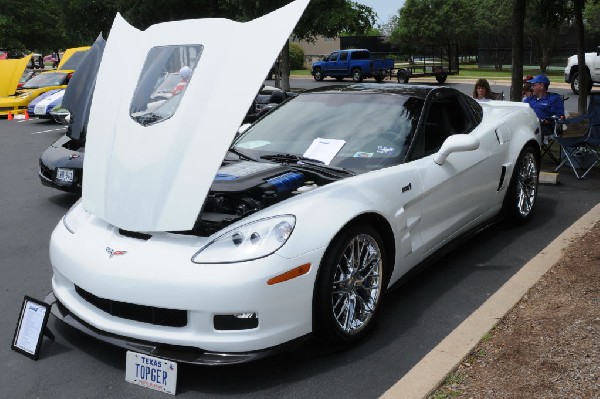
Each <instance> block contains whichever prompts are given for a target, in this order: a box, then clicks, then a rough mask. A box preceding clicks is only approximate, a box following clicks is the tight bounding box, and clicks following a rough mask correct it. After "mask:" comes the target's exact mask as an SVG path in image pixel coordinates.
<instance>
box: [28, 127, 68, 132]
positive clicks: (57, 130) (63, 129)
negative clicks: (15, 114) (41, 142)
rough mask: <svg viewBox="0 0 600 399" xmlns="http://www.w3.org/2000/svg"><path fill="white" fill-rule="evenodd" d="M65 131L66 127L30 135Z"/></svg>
mask: <svg viewBox="0 0 600 399" xmlns="http://www.w3.org/2000/svg"><path fill="white" fill-rule="evenodd" d="M66 129H67V128H66V127H59V128H56V129H48V130H42V131H40V132H32V133H31V134H44V133H53V132H63V131H65V130H66Z"/></svg>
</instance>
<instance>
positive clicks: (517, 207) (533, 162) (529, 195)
mask: <svg viewBox="0 0 600 399" xmlns="http://www.w3.org/2000/svg"><path fill="white" fill-rule="evenodd" d="M539 165H540V162H539V157H538V155H537V153H536V152H535V151H534V150H533V148H531V147H525V148H523V150H522V151H521V154H519V158H518V159H517V163H516V164H515V168H514V170H513V174H512V177H511V179H510V186H509V187H508V191H507V192H506V197H505V198H504V204H503V210H504V213H505V215H506V216H507V217H508V219H509V220H510V221H511V222H513V223H515V224H521V223H525V222H526V221H528V220H529V219H531V215H532V214H533V210H534V208H535V201H536V198H537V192H538V180H539Z"/></svg>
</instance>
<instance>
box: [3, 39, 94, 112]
mask: <svg viewBox="0 0 600 399" xmlns="http://www.w3.org/2000/svg"><path fill="white" fill-rule="evenodd" d="M88 49H89V46H88V47H78V48H74V49H68V50H67V51H66V52H65V54H64V55H63V58H62V60H61V63H60V64H59V69H57V70H53V71H46V72H42V73H40V74H39V75H37V76H35V77H33V78H31V79H30V80H28V81H27V82H26V83H25V84H24V85H23V86H22V87H20V88H17V85H18V83H19V78H20V77H21V75H22V74H23V71H24V70H25V67H26V66H27V63H28V62H29V60H30V58H31V55H28V56H26V57H23V58H20V59H10V60H1V61H0V116H6V115H8V114H9V113H12V114H13V115H14V114H21V113H24V112H25V111H26V110H27V105H29V103H30V102H31V101H32V100H33V99H35V98H36V97H37V96H39V95H40V94H42V93H45V92H47V91H50V90H54V89H64V88H66V87H67V84H68V83H69V79H71V76H72V75H73V72H75V69H76V68H77V66H78V65H79V63H80V62H81V60H82V59H83V57H84V55H85V52H86V51H87V50H88ZM61 68H62V69H61Z"/></svg>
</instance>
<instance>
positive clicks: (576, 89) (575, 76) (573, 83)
mask: <svg viewBox="0 0 600 399" xmlns="http://www.w3.org/2000/svg"><path fill="white" fill-rule="evenodd" d="M579 89H580V84H579V72H575V73H574V74H573V77H571V90H572V91H573V93H575V94H579ZM590 91H592V82H591V78H590V77H589V76H588V87H587V92H588V94H589V93H590Z"/></svg>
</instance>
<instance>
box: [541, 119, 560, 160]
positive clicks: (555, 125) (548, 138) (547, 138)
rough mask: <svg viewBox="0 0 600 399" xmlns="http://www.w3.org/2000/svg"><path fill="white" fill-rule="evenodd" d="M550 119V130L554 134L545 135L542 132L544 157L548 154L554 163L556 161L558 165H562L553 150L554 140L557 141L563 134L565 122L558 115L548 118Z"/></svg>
mask: <svg viewBox="0 0 600 399" xmlns="http://www.w3.org/2000/svg"><path fill="white" fill-rule="evenodd" d="M548 121H549V122H550V123H551V126H549V127H548V130H550V131H552V134H548V135H544V134H543V133H542V158H543V157H544V156H545V155H547V156H548V157H549V158H550V159H552V160H553V161H554V163H556V165H560V163H561V160H560V159H559V158H557V157H556V156H555V155H554V153H553V152H552V145H553V144H554V141H556V138H557V137H559V136H560V135H561V134H562V124H563V123H564V122H563V121H562V120H561V119H560V117H558V116H556V115H555V116H553V117H552V118H550V119H548ZM543 131H544V130H542V132H543Z"/></svg>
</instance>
